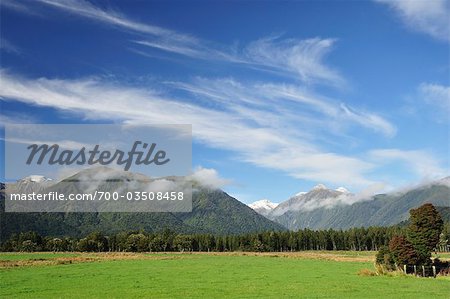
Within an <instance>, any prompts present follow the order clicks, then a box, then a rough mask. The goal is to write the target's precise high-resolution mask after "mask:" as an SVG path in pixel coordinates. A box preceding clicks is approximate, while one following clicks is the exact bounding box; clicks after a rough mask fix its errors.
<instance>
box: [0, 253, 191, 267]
mask: <svg viewBox="0 0 450 299" xmlns="http://www.w3.org/2000/svg"><path fill="white" fill-rule="evenodd" d="M180 258H183V257H182V256H181V255H178V256H177V255H168V254H147V253H132V252H100V253H79V255H78V256H71V257H55V258H51V257H50V258H37V259H26V260H0V269H1V268H15V267H30V266H51V265H67V264H75V263H89V262H100V261H120V260H147V259H151V260H169V259H180Z"/></svg>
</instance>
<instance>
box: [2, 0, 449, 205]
mask: <svg viewBox="0 0 450 299" xmlns="http://www.w3.org/2000/svg"><path fill="white" fill-rule="evenodd" d="M448 19H449V4H448V2H446V1H440V0H434V1H334V2H333V1H295V2H278V1H261V2H258V1H245V2H244V1H242V2H241V1H92V2H88V1H72V0H63V1H56V0H55V1H53V0H38V1H9V0H8V1H5V0H4V1H2V6H1V82H0V97H1V102H0V103H1V109H2V111H1V118H2V123H3V124H8V123H24V122H27V123H29V122H31V123H159V124H172V123H181V124H184V123H188V124H192V126H193V138H194V144H193V168H194V170H196V171H200V172H201V173H202V174H203V176H204V177H207V179H210V180H211V181H212V182H215V183H216V184H217V185H220V186H222V187H223V188H224V189H225V190H226V191H228V192H229V193H230V194H232V195H234V196H236V197H237V198H238V199H240V200H241V201H243V202H246V203H249V202H252V201H255V200H258V199H261V198H269V199H270V200H272V201H275V202H279V201H282V200H285V199H287V198H288V197H289V196H291V195H292V194H295V193H297V192H299V191H304V190H309V189H310V188H311V187H313V186H314V185H316V184H318V183H324V184H326V185H327V186H329V187H332V188H337V187H339V186H345V187H347V188H348V189H350V190H351V191H353V192H363V191H365V190H370V191H371V192H382V191H386V190H392V189H396V188H402V187H405V186H409V185H411V184H418V183H421V182H424V181H429V180H433V179H438V178H442V177H445V176H448V175H449V172H450V171H449V169H450V161H449V160H450V148H449V139H450V135H449V134H450V133H449V115H450V87H449V75H450V73H449V54H448V53H449V40H450V37H449V36H450V35H449V23H448Z"/></svg>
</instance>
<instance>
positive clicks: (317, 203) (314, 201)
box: [269, 184, 352, 218]
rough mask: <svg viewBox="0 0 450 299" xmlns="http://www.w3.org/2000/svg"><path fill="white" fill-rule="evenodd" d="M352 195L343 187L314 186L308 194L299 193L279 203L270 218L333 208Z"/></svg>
mask: <svg viewBox="0 0 450 299" xmlns="http://www.w3.org/2000/svg"><path fill="white" fill-rule="evenodd" d="M350 196H352V194H351V193H350V192H349V191H348V190H347V189H346V188H344V187H339V188H337V189H336V190H332V189H328V188H327V187H326V186H325V185H323V184H318V185H316V186H314V187H313V188H312V189H311V190H310V191H309V192H299V193H297V194H296V195H294V196H293V197H291V198H289V199H288V200H286V201H284V202H282V203H280V204H279V205H278V206H277V207H276V208H275V209H273V210H272V211H271V212H270V215H269V218H270V217H276V216H280V215H283V214H284V213H286V212H288V211H300V210H302V211H310V210H314V209H317V208H321V207H327V206H333V205H335V204H337V203H339V202H340V201H342V200H344V199H345V198H347V197H350Z"/></svg>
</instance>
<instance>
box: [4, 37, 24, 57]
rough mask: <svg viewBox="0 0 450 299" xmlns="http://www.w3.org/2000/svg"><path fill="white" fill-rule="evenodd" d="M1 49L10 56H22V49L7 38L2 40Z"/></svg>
mask: <svg viewBox="0 0 450 299" xmlns="http://www.w3.org/2000/svg"><path fill="white" fill-rule="evenodd" d="M0 49H1V50H2V51H5V52H7V53H10V54H16V55H20V54H21V53H22V51H21V49H20V48H19V47H17V46H16V45H14V44H13V43H12V42H10V41H9V40H7V39H5V38H3V37H2V38H1V39H0Z"/></svg>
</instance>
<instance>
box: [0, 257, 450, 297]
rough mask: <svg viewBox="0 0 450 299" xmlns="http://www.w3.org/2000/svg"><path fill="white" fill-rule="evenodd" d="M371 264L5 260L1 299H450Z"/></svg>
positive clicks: (434, 285)
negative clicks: (377, 272)
mask: <svg viewBox="0 0 450 299" xmlns="http://www.w3.org/2000/svg"><path fill="white" fill-rule="evenodd" d="M372 257H373V253H349V252H341V253H326V252H325V253H311V252H309V253H306V254H293V255H289V254H287V255H285V256H282V255H280V254H276V253H274V254H264V255H258V254H252V253H248V254H245V255H244V254H206V253H205V254H127V255H124V256H114V255H108V254H81V253H78V254H61V253H60V254H52V253H36V254H14V253H4V254H0V261H1V262H3V264H2V263H0V266H1V265H3V266H1V267H0V298H105V297H106V298H113V297H114V298H125V297H126V298H129V297H134V298H141V297H146V298H223V297H228V298H450V280H448V279H446V278H441V279H439V278H438V279H433V278H416V277H411V276H407V277H401V276H399V277H386V276H359V275H358V271H359V270H361V269H363V268H368V269H373V264H372V262H371V261H370V259H371V258H372ZM84 259H85V260H84ZM352 259H354V260H352ZM57 260H58V261H61V264H58V263H56V264H36V262H43V261H57ZM8 263H9V264H8ZM20 263H23V264H20ZM27 263H28V264H27Z"/></svg>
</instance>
